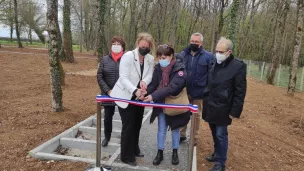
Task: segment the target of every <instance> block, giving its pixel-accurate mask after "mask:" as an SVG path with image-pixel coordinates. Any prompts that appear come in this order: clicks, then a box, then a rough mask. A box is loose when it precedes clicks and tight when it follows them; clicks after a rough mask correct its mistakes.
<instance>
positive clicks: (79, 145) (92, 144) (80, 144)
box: [60, 138, 120, 153]
mask: <svg viewBox="0 0 304 171" xmlns="http://www.w3.org/2000/svg"><path fill="white" fill-rule="evenodd" d="M60 145H62V147H65V148H76V149H81V150H90V151H92V153H94V152H95V151H96V141H92V140H81V139H75V138H61V139H60ZM118 147H120V144H116V143H111V142H110V143H109V144H108V146H106V147H101V150H102V151H103V152H107V153H115V152H116V150H117V149H118Z"/></svg>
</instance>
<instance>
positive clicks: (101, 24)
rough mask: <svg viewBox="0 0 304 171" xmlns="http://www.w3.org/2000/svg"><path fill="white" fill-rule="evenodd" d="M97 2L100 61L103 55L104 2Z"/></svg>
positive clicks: (102, 0) (104, 0)
mask: <svg viewBox="0 0 304 171" xmlns="http://www.w3.org/2000/svg"><path fill="white" fill-rule="evenodd" d="M97 2H99V10H98V13H99V15H98V18H99V27H98V28H99V30H98V35H99V39H98V49H97V51H98V59H101V57H102V56H103V55H104V53H103V48H104V45H105V15H106V9H107V8H106V5H107V1H106V0H97Z"/></svg>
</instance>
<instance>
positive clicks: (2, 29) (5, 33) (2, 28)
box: [0, 0, 63, 39]
mask: <svg viewBox="0 0 304 171" xmlns="http://www.w3.org/2000/svg"><path fill="white" fill-rule="evenodd" d="M33 1H34V2H36V3H38V4H40V5H42V6H43V8H42V10H43V11H42V12H45V13H46V1H45V0H33ZM62 4H63V2H62V0H59V6H60V5H62ZM58 19H59V27H60V28H62V10H61V9H60V8H59V9H58ZM44 34H45V35H47V32H46V31H45V32H44ZM0 37H6V38H9V37H10V28H9V27H8V26H6V25H4V24H1V22H0ZM20 37H21V38H27V33H21V35H20ZM13 38H17V36H16V32H15V29H14V32H13ZM32 38H33V39H38V36H37V34H36V33H35V32H32Z"/></svg>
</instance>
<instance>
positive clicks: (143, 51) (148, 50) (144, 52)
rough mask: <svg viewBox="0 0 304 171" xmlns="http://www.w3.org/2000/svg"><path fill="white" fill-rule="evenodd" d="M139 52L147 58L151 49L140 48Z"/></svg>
mask: <svg viewBox="0 0 304 171" xmlns="http://www.w3.org/2000/svg"><path fill="white" fill-rule="evenodd" d="M138 52H139V53H140V54H141V55H142V56H145V55H147V54H148V53H150V48H138Z"/></svg>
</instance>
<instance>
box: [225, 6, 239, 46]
mask: <svg viewBox="0 0 304 171" xmlns="http://www.w3.org/2000/svg"><path fill="white" fill-rule="evenodd" d="M239 8H240V0H234V1H233V3H232V7H231V11H230V25H229V28H228V38H229V39H230V40H231V41H232V42H235V40H236V39H235V33H236V30H237V23H238V20H237V18H238V12H239Z"/></svg>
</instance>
